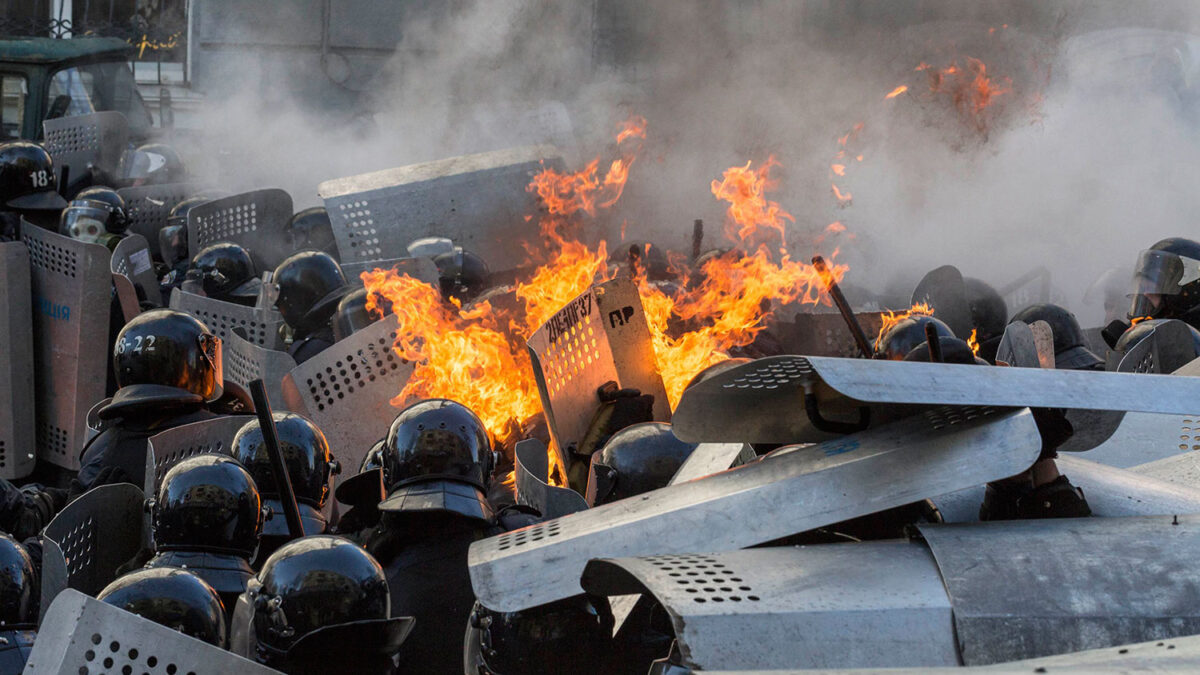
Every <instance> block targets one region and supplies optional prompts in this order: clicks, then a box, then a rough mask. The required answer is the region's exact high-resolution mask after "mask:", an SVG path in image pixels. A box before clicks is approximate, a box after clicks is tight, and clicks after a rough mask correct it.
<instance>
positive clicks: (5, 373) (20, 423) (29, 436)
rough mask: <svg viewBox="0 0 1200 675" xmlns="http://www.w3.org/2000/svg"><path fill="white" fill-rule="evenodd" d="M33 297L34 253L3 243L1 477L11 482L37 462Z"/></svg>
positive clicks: (20, 245)
mask: <svg viewBox="0 0 1200 675" xmlns="http://www.w3.org/2000/svg"><path fill="white" fill-rule="evenodd" d="M30 295H31V292H30V271H29V249H28V248H26V247H25V244H23V243H21V242H19V241H13V242H3V243H0V477H2V478H5V479H10V480H11V479H16V478H24V477H25V476H28V475H29V473H30V472H31V471H33V463H34V459H35V455H34V447H35V446H34V432H33V430H34V419H35V417H34V407H33V397H32V396H30V392H32V391H33V390H34V384H33V382H34V380H33V331H32V329H31V328H30V321H31V319H32V317H33V314H32V311H31V309H30V306H29V298H30Z"/></svg>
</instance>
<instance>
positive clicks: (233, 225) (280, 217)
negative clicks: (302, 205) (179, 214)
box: [187, 188, 292, 272]
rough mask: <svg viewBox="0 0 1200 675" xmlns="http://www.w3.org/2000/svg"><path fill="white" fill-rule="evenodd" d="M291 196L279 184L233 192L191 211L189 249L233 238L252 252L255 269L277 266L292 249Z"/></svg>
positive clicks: (267, 268)
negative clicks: (288, 226) (290, 229)
mask: <svg viewBox="0 0 1200 675" xmlns="http://www.w3.org/2000/svg"><path fill="white" fill-rule="evenodd" d="M291 218H292V197H291V195H289V194H288V193H287V192H284V191H283V190H280V189H278V188H268V189H265V190H254V191H251V192H243V193H241V194H236V195H230V196H228V197H222V198H220V199H214V200H212V201H211V202H205V203H203V204H199V205H197V206H194V207H192V210H190V211H188V223H187V230H188V250H189V251H191V252H192V255H195V254H196V253H198V252H199V251H200V249H202V248H204V247H205V246H210V245H212V244H217V243H220V242H224V241H229V242H233V243H235V244H237V245H239V246H241V247H243V248H245V249H246V250H247V251H249V252H250V258H251V259H252V260H253V261H254V267H255V269H257V270H259V271H260V272H265V271H268V270H273V269H275V266H276V265H278V264H279V263H280V262H281V261H282V260H283V259H284V258H286V257H288V256H289V255H291V253H292V247H291V245H290V244H288V243H287V241H288V237H287V225H288V221H289V220H291Z"/></svg>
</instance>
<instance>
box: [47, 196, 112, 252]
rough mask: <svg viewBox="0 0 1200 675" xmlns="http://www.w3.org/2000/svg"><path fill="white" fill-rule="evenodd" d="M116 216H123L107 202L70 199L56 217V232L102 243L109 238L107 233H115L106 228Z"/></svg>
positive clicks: (88, 241)
mask: <svg viewBox="0 0 1200 675" xmlns="http://www.w3.org/2000/svg"><path fill="white" fill-rule="evenodd" d="M118 218H124V215H120V216H118V214H117V212H116V211H114V210H113V208H112V207H111V206H109V204H108V203H107V202H101V201H93V200H90V199H72V200H71V202H70V203H69V204H67V208H65V209H63V211H62V213H61V214H60V215H59V217H58V232H59V234H61V235H63V236H66V237H70V238H72V239H76V240H79V241H83V242H87V243H89V244H99V243H104V242H106V241H107V240H108V239H109V236H108V235H112V234H115V233H114V232H112V231H111V230H109V229H108V228H109V227H112V226H113V223H114V222H115V221H117V220H118ZM117 227H120V226H117Z"/></svg>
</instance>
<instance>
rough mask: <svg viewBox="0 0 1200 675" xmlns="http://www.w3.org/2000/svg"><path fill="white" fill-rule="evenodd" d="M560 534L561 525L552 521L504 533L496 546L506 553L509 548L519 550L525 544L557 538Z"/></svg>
mask: <svg viewBox="0 0 1200 675" xmlns="http://www.w3.org/2000/svg"><path fill="white" fill-rule="evenodd" d="M561 533H562V524H561V523H560V522H559V521H558V520H552V521H550V522H548V523H540V524H538V525H533V526H531V527H523V528H521V529H519V530H514V531H512V532H506V533H504V534H502V535H500V538H499V540H498V541H497V542H496V545H497V547H498V548H499V549H500V550H501V551H507V550H508V549H510V548H519V547H521V546H525V545H526V544H535V543H537V542H540V541H543V540H545V539H550V538H551V537H557V536H558V535H559V534H561Z"/></svg>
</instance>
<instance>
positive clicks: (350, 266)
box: [342, 258, 438, 288]
mask: <svg viewBox="0 0 1200 675" xmlns="http://www.w3.org/2000/svg"><path fill="white" fill-rule="evenodd" d="M374 269H383V270H395V271H396V273H397V274H400V275H403V276H410V277H412V278H413V279H416V280H418V281H424V282H425V283H427V284H429V285H430V286H433V287H435V288H436V287H437V285H438V269H437V265H434V264H433V260H431V259H429V258H396V259H394V260H375V261H370V262H353V263H346V264H344V265H342V272H344V273H345V274H346V279H347V280H348V281H349V282H350V283H352V284H354V285H357V286H361V285H362V273H363V272H367V271H370V270H374Z"/></svg>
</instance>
